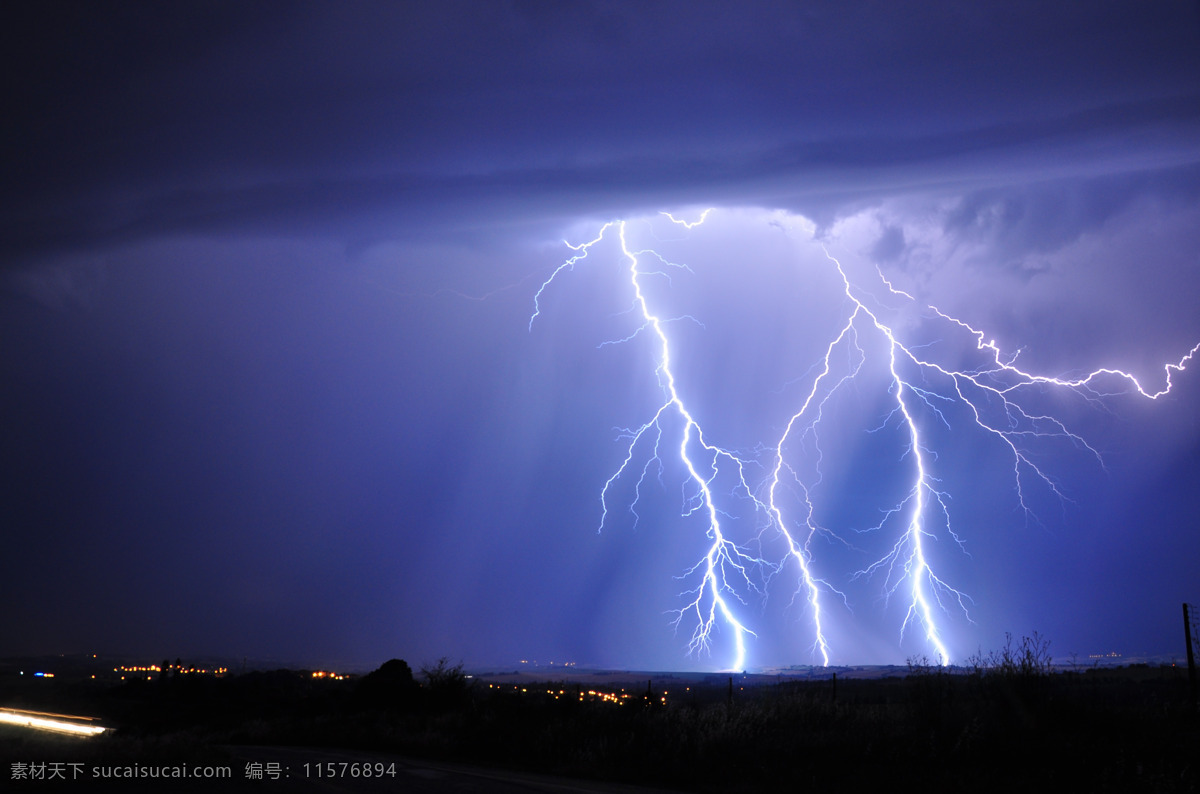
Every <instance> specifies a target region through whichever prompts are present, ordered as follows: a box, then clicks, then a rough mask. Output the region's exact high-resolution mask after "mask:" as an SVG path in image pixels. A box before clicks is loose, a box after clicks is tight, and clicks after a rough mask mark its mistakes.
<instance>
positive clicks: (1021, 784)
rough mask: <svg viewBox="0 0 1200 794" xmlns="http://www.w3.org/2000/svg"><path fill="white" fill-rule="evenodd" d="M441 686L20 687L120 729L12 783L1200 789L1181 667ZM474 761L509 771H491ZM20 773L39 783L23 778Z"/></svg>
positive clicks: (394, 671)
mask: <svg viewBox="0 0 1200 794" xmlns="http://www.w3.org/2000/svg"><path fill="white" fill-rule="evenodd" d="M430 672H431V673H432V675H431V676H430V677H428V678H427V679H425V680H421V679H422V677H421V676H417V680H414V679H413V678H412V677H411V674H410V673H409V671H408V667H407V665H403V664H402V663H399V662H395V661H393V662H389V663H388V664H387V665H384V666H383V667H382V668H380V670H377V671H376V672H374V673H372V674H371V675H368V676H365V677H362V678H359V679H356V680H347V681H329V680H315V679H313V678H312V676H311V675H310V674H305V673H300V672H295V671H275V672H269V673H250V674H246V675H240V676H226V677H223V678H215V677H203V678H201V677H188V676H175V677H163V678H160V679H159V680H140V681H134V682H125V683H119V684H111V683H110V684H104V685H101V684H97V683H95V682H84V681H69V680H66V679H64V680H56V681H54V682H44V681H43V682H38V685H37V686H33V685H32V684H31V682H29V681H28V680H20V681H18V680H14V679H12V678H11V677H10V678H8V679H6V680H4V681H3V682H0V706H8V707H16V708H26V709H35V708H36V709H41V710H47V711H60V712H71V713H82V714H93V715H99V716H101V717H103V718H104V719H106V720H107V721H108V723H109V724H110V725H113V726H114V727H115V730H113V731H110V732H109V733H108V734H106V735H104V736H101V737H98V738H95V739H74V738H68V737H55V736H47V735H45V734H33V733H30V732H26V731H24V730H23V729H17V728H0V761H2V762H3V769H0V780H2V781H3V785H0V788H3V789H5V790H12V791H20V790H30V791H33V790H49V789H55V790H61V791H68V790H78V791H95V790H112V791H127V790H155V791H173V790H180V791H221V790H229V789H237V790H242V789H257V790H260V791H268V790H270V791H288V790H301V789H302V790H309V791H552V790H553V791H563V790H572V787H571V786H570V785H569V784H568V782H566V781H564V780H563V779H564V778H569V779H575V780H579V781H601V782H603V785H602V786H593V785H591V784H587V783H582V782H581V784H580V785H579V786H578V787H577V788H575V789H574V790H580V791H585V790H586V791H598V790H610V789H608V788H604V786H609V785H612V786H616V787H617V788H619V787H620V786H646V787H655V788H662V789H671V790H680V791H700V792H729V791H747V792H749V791H756V792H757V791H776V790H778V791H784V790H786V791H798V790H810V789H813V788H814V787H820V788H822V789H825V790H835V791H845V790H862V789H865V788H866V787H868V786H871V787H875V786H878V787H880V788H881V790H882V789H883V787H886V790H889V791H897V790H900V791H912V790H951V791H973V792H974V791H1016V790H1022V789H1026V788H1035V789H1037V790H1061V791H1114V792H1128V791H1164V792H1173V791H1196V790H1197V789H1198V787H1200V762H1198V761H1197V760H1196V759H1197V758H1198V757H1200V754H1198V753H1197V752H1196V748H1197V747H1200V728H1198V725H1200V722H1198V720H1197V716H1196V713H1195V711H1194V710H1193V709H1192V708H1191V707H1190V706H1189V704H1188V681H1187V676H1186V673H1185V671H1183V670H1182V669H1177V668H1174V667H1149V666H1133V667H1126V668H1118V669H1107V670H1103V669H1095V670H1087V671H1082V672H1058V673H1049V672H1046V671H1045V670H1038V671H1034V672H1029V671H1025V672H1022V671H1020V670H1008V671H976V672H973V673H960V674H948V673H943V672H939V671H937V670H936V669H931V668H916V669H914V670H913V671H911V673H910V674H909V675H907V676H904V677H894V678H883V679H877V680H858V679H850V680H838V681H837V682H836V684H834V682H832V681H830V680H823V681H812V682H807V681H806V682H797V681H791V682H787V681H783V682H779V683H771V684H763V685H758V686H746V687H745V688H743V687H742V686H740V685H738V686H734V687H732V688H731V687H729V686H728V685H722V684H718V683H715V682H713V683H708V684H704V683H699V684H697V683H686V682H680V681H678V680H669V681H668V682H667V683H666V684H665V685H664V684H663V683H661V682H656V683H653V684H651V682H642V684H641V685H640V686H639V687H638V688H633V687H632V686H629V687H627V688H626V691H624V692H622V691H621V690H620V689H619V687H615V686H612V687H609V688H607V689H605V688H590V687H591V686H592V685H589V684H581V683H572V682H561V681H546V682H543V683H542V684H540V685H533V684H532V683H530V682H528V681H527V682H525V683H521V684H513V683H511V682H505V683H498V682H497V681H490V682H489V681H488V680H480V679H470V678H468V677H466V676H464V675H462V673H461V671H460V670H458V669H457V668H454V667H447V666H442V667H440V668H435V669H434V670H433V671H430ZM47 684H49V685H47ZM597 686H598V685H597ZM650 686H653V689H652V690H651V689H649V687H650ZM664 700H665V702H664ZM288 748H292V749H288ZM273 759H274V760H273ZM354 759H358V761H357V762H356V761H355V760H354ZM411 759H429V761H430V765H429V766H421V765H420V764H419V763H414V762H412V761H411ZM393 761H397V762H398V763H399V764H400V766H399V767H397V769H396V770H394V771H392V772H391V774H389V770H388V768H387V766H386V763H385V762H387V763H391V762H393ZM49 763H58V764H63V763H69V764H76V765H77V766H74V767H67V768H66V771H67V773H68V774H67V775H66V777H70V776H71V775H70V772H72V771H74V772H75V777H76V778H77V780H76V781H74V782H73V781H71V780H69V779H68V780H63V779H58V780H31V779H28V778H29V775H28V771H29V770H31V769H33V768H34V765H36V764H43V765H44V764H49ZM326 763H333V764H334V765H333V766H325V764H326ZM355 763H358V764H359V765H358V766H357V767H355ZM18 765H25V766H23V767H18ZM104 765H116V766H120V767H126V768H128V767H133V766H140V767H144V768H146V769H149V768H150V767H155V766H159V767H177V766H184V765H186V766H189V767H193V768H194V767H196V766H205V765H213V766H215V765H225V766H227V767H228V768H229V769H231V771H232V772H231V775H232V776H231V777H230V778H226V779H220V780H212V779H210V780H200V779H193V780H184V781H180V780H174V781H172V782H171V784H170V785H164V781H162V780H156V781H151V780H144V779H143V780H138V779H134V780H129V779H124V780H96V779H93V778H92V777H90V776H91V774H92V772H91V770H92V768H93V767H100V766H104ZM253 765H257V768H255V766H253ZM364 765H367V766H370V769H369V770H368V769H367V766H364ZM460 765H474V766H478V767H483V768H486V769H489V770H494V771H493V772H491V773H483V772H481V773H479V774H475V775H474V776H472V775H473V774H474V773H473V772H472V770H471V768H470V767H463V766H460ZM43 768H45V767H43ZM58 768H59V769H60V770H63V769H64V767H61V766H60V767H58ZM18 769H20V770H22V772H24V773H25V774H23V775H21V776H17V777H15V776H16V775H17V770H18ZM464 769H465V770H466V771H465V772H463V770H464ZM439 770H440V771H439ZM447 770H450V771H447ZM455 770H457V771H455ZM81 772H82V774H81ZM364 773H366V774H367V775H369V777H364ZM489 774H490V775H491V777H488V775H489ZM455 775H460V776H459V777H455ZM461 775H465V777H463V776H461ZM537 775H547V776H555V777H553V778H543V777H536V776H537ZM497 776H498V777H497ZM547 781H549V782H547Z"/></svg>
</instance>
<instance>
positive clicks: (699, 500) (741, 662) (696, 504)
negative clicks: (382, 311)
mask: <svg viewBox="0 0 1200 794" xmlns="http://www.w3.org/2000/svg"><path fill="white" fill-rule="evenodd" d="M708 212H710V210H706V211H705V213H704V214H703V215H702V216H701V217H700V220H698V221H695V222H693V223H690V224H689V223H686V222H684V221H679V220H676V219H675V218H671V220H672V221H673V222H675V223H678V224H680V225H682V226H685V227H687V228H692V227H693V226H695V225H697V224H699V223H701V222H703V220H704V217H705V216H707V215H708ZM614 225H615V226H616V227H617V233H618V237H619V239H620V244H621V253H622V255H623V256H624V257H625V258H626V259H627V260H628V262H629V280H630V284H631V285H632V287H633V295H634V306H635V307H636V308H637V309H638V311H640V313H641V316H642V320H643V323H642V326H641V327H640V328H639V329H638V331H635V332H634V334H631V335H630V336H629V337H626V338H625V339H623V340H617V341H628V340H629V339H632V338H633V336H636V335H637V334H638V333H640V332H642V331H645V330H650V331H652V332H653V334H654V336H655V337H656V338H657V341H658V345H657V346H658V368H657V371H656V373H657V375H658V381H659V385H660V387H661V388H662V391H663V396H664V402H663V403H662V404H661V405H660V406H659V408H658V410H657V411H655V413H654V415H653V416H652V417H651V418H650V419H649V420H648V421H647V422H646V423H645V424H643V425H641V426H640V427H638V428H634V429H627V430H626V431H625V434H624V435H625V437H626V438H628V440H629V441H628V446H627V448H626V454H625V459H624V460H623V461H622V463H621V465H620V466H619V467H618V468H617V470H616V471H615V472H614V473H613V474H612V476H611V477H609V478H608V480H607V481H606V482H605V483H604V487H603V488H602V489H601V491H600V505H601V517H600V527H599V528H600V529H601V530H603V528H604V523H605V521H606V520H607V517H608V498H609V489H610V488H611V487H612V486H613V484H614V483H615V482H616V481H617V480H619V479H620V478H621V477H622V476H623V475H625V474H626V472H627V471H628V470H629V468H630V467H631V466H632V465H633V461H634V459H635V457H636V455H637V450H638V448H639V447H640V446H642V445H643V444H647V443H649V440H650V439H651V438H653V445H652V452H651V454H650V456H649V458H648V459H647V461H646V463H645V465H644V466H643V467H642V473H641V476H640V477H639V479H638V481H637V486H636V488H637V493H638V494H639V495H640V489H641V485H642V481H643V480H644V479H645V476H646V473H647V471H648V469H649V467H650V465H651V464H652V463H653V462H655V461H657V460H658V459H659V447H660V444H661V442H662V439H663V433H664V428H663V421H664V419H665V418H666V416H667V415H668V414H671V413H674V414H675V415H676V416H677V417H678V418H679V419H680V420H681V421H682V422H683V430H682V432H681V433H680V437H679V460H680V462H681V463H682V464H683V467H684V469H686V471H687V474H688V477H687V481H688V482H690V483H691V484H692V486H693V487H694V488H695V489H696V490H695V498H694V499H689V500H688V501H687V503H685V505H684V515H685V516H687V515H691V514H693V513H696V512H700V513H701V514H702V515H703V516H704V517H705V518H706V519H707V524H708V526H707V530H706V536H707V537H708V539H709V541H710V543H709V546H708V550H707V552H706V553H705V555H704V556H703V557H702V558H701V559H700V561H699V562H697V563H696V564H695V565H694V566H692V567H691V568H690V569H689V570H688V571H687V572H686V573H685V574H684V576H683V578H687V577H692V576H695V575H696V574H699V584H697V585H696V587H694V588H692V589H691V590H688V591H686V592H685V595H686V596H687V597H688V598H690V601H688V603H687V605H686V606H684V607H683V608H681V609H678V610H675V611H674V613H673V614H675V620H674V625H675V626H676V627H677V628H678V626H679V625H680V623H681V622H682V620H683V618H684V617H685V616H686V615H689V614H690V615H693V616H694V617H695V619H696V628H695V629H694V631H693V632H692V636H691V639H690V641H689V643H688V651H689V653H695V652H700V651H708V650H710V643H711V638H712V633H713V631H714V629H715V628H716V626H717V621H718V619H720V620H722V621H724V624H725V625H726V626H728V627H729V628H730V629H732V631H733V638H734V647H735V649H736V656H735V659H734V662H733V665H732V667H731V669H733V670H742V669H745V663H746V635H747V634H749V635H752V636H753V635H754V632H752V631H750V630H749V629H748V628H747V627H746V625H745V624H744V623H743V622H742V621H741V620H740V619H739V618H738V617H737V615H736V614H735V611H734V608H733V607H732V606H731V603H730V601H731V599H735V600H736V601H738V603H739V604H744V601H743V599H742V598H741V597H740V596H739V595H738V593H737V591H736V590H735V589H734V587H733V585H732V584H731V578H734V579H736V580H737V581H739V582H740V583H743V584H744V585H746V586H748V587H749V588H751V589H754V590H756V591H757V590H758V587H757V586H756V585H755V583H754V581H753V580H752V578H751V575H750V571H749V570H748V569H750V568H761V567H764V566H767V563H766V561H765V560H763V559H761V558H759V557H755V556H752V555H751V554H749V553H748V552H747V551H746V550H745V549H743V548H741V547H740V546H738V545H736V544H735V543H733V542H732V541H730V540H729V539H728V538H727V537H726V536H725V533H724V531H723V529H722V527H721V512H720V510H719V509H718V507H717V503H716V499H715V498H714V496H713V491H712V481H713V480H714V479H715V478H716V476H717V473H718V469H719V468H720V467H721V466H722V465H724V466H726V467H730V466H732V467H733V468H734V469H735V470H736V472H737V476H738V479H739V481H740V482H741V484H742V487H743V488H744V489H745V492H746V494H747V495H748V496H750V498H751V499H753V496H752V495H751V494H750V486H749V485H748V484H747V481H746V477H745V466H746V461H745V460H743V459H742V458H741V457H739V456H738V455H736V454H734V453H733V452H731V451H729V450H727V449H723V448H721V447H718V446H714V445H712V444H710V443H708V441H706V440H705V437H704V431H703V429H702V428H701V427H700V424H699V423H698V422H697V421H696V419H695V417H694V416H693V415H692V413H691V412H690V411H689V410H688V408H687V405H686V404H685V403H684V400H683V398H682V397H681V396H680V394H679V389H678V385H677V383H676V380H675V373H674V372H673V371H672V370H671V344H670V340H669V339H668V338H667V334H666V332H665V331H664V330H663V324H664V322H666V321H665V320H664V319H663V318H661V317H659V316H658V315H657V314H655V313H654V311H653V310H652V309H651V308H650V304H649V302H648V300H647V298H646V294H645V292H644V291H643V289H642V277H643V276H645V275H665V274H663V273H661V272H659V271H656V272H654V273H644V272H643V271H642V270H641V269H640V268H639V266H640V260H639V257H640V256H645V255H647V254H653V252H649V251H634V250H631V249H630V247H629V243H628V240H627V239H626V236H625V228H626V226H625V222H624V221H618V222H611V223H608V224H605V226H604V227H603V228H602V229H601V230H600V234H599V235H597V237H596V238H595V239H593V240H591V241H590V242H587V243H584V244H582V245H578V246H570V247H571V248H572V249H573V250H575V251H578V252H579V253H578V254H577V255H576V256H574V257H572V258H570V259H568V260H567V261H566V262H564V263H563V264H562V265H560V266H559V267H558V268H557V269H556V270H555V271H554V272H553V273H552V274H551V275H550V277H549V278H548V279H546V281H545V282H543V283H542V285H541V287H540V288H539V289H538V291H537V295H536V296H535V300H534V314H533V316H532V317H531V318H530V321H529V322H530V327H532V325H533V321H534V320H535V319H536V318H537V316H538V305H537V298H538V297H540V296H541V294H542V292H543V291H544V290H545V289H546V288H547V287H548V286H549V285H550V283H551V282H552V281H554V279H555V277H557V276H558V275H559V273H561V272H562V271H563V270H567V269H570V268H573V267H574V265H575V264H576V263H577V262H579V261H580V260H581V259H583V258H584V257H586V256H587V254H588V251H589V250H590V249H591V247H592V246H594V245H596V244H597V243H599V242H600V241H601V240H602V239H603V238H604V235H605V234H606V233H607V231H608V230H609V229H610V228H612V227H613V226H614ZM568 245H570V244H569V243H568ZM658 258H659V259H660V260H661V257H658ZM662 261H663V262H664V263H665V264H670V263H666V262H665V260H662ZM702 468H704V469H707V472H706V473H701V469H702ZM754 501H755V502H756V503H758V502H757V500H754ZM758 504H760V506H761V503H758ZM635 507H636V499H635V500H634V505H632V506H631V508H630V509H631V510H633V509H635ZM635 515H636V513H635Z"/></svg>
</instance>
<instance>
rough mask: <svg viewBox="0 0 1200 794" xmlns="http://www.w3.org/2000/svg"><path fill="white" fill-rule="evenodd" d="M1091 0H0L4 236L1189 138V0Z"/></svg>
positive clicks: (32, 238)
mask: <svg viewBox="0 0 1200 794" xmlns="http://www.w3.org/2000/svg"><path fill="white" fill-rule="evenodd" d="M1080 11H1081V9H1064V8H1056V9H1055V10H1053V11H1047V10H1046V9H1045V8H1043V7H1040V6H1035V5H1034V4H1029V5H1026V6H1022V5H1017V6H1006V7H1005V8H1004V10H1003V12H1001V11H1000V10H999V9H997V10H991V9H983V8H974V7H972V8H969V9H964V8H961V7H958V6H956V5H954V4H945V5H932V6H931V5H923V6H922V8H921V9H920V10H916V9H910V10H903V11H900V10H897V9H895V8H893V7H891V6H882V5H880V6H875V5H871V4H866V5H861V6H857V7H856V8H855V9H853V10H845V9H843V8H842V7H841V6H835V5H833V4H805V5H800V6H791V5H784V4H777V3H766V4H751V5H750V6H748V7H744V6H738V7H737V8H736V9H735V8H733V7H730V6H728V5H725V4H719V3H712V4H669V3H668V4H649V5H646V6H644V7H639V9H638V10H637V12H636V13H630V9H629V8H628V7H627V6H623V5H620V4H609V3H589V4H574V5H572V6H571V8H570V9H561V8H556V7H554V6H553V5H551V6H549V7H547V6H542V5H538V4H531V5H526V4H522V3H515V4H502V3H483V4H475V3H465V4H437V5H427V4H401V5H396V6H385V5H358V4H354V3H349V4H339V5H338V6H335V7H330V6H322V5H304V4H253V5H251V6H248V7H244V6H240V5H236V4H235V5H232V6H221V5H212V4H198V5H188V4H183V5H177V4H172V5H170V6H160V5H157V4H134V5H121V6H118V7H116V8H112V7H108V6H104V5H96V4H75V3H65V4H53V3H51V4H47V5H39V6H37V7H36V10H35V9H34V8H32V7H31V8H30V9H27V10H25V11H24V12H23V13H20V14H17V15H15V16H16V18H15V19H13V20H12V21H11V24H10V25H8V26H7V28H6V30H7V34H6V35H7V37H8V42H7V43H8V45H9V46H8V47H6V48H5V51H6V55H5V58H6V61H7V63H6V66H7V67H8V68H7V69H6V71H7V72H8V73H11V74H17V75H19V76H20V79H19V80H17V81H15V82H14V84H13V85H12V86H11V87H10V88H9V89H8V90H9V96H8V97H6V106H7V107H8V108H9V109H10V112H9V118H10V125H9V139H10V151H11V152H12V153H13V155H14V156H13V157H11V158H10V163H9V167H10V170H9V173H8V174H7V175H6V180H5V183H6V187H5V190H4V200H3V204H2V205H0V207H2V215H0V224H2V225H0V231H2V232H3V233H2V234H0V239H2V240H3V246H4V248H3V251H2V253H3V254H4V258H5V260H6V262H8V263H9V264H11V263H13V262H14V261H15V260H17V259H21V258H27V257H29V256H36V252H37V251H39V250H42V249H44V248H47V247H51V248H62V247H73V246H82V245H87V244H89V243H102V242H114V241H116V242H120V241H124V240H129V239H137V238H139V237H142V236H145V235H152V234H156V233H163V232H173V231H179V230H194V229H225V230H236V229H237V228H239V227H240V228H244V227H246V226H257V225H258V224H266V225H267V226H268V227H271V228H282V229H284V230H287V231H297V230H304V229H310V230H314V231H317V232H323V233H325V234H328V235H331V236H335V237H336V236H345V235H354V234H355V229H356V227H358V229H359V231H358V233H359V234H361V235H366V236H368V237H369V236H371V235H372V234H373V232H365V231H362V230H361V227H362V226H365V225H369V224H363V223H358V224H356V223H355V221H354V219H355V217H356V216H359V215H361V214H363V213H371V212H379V211H381V210H383V208H387V207H391V208H392V209H393V210H394V211H395V212H396V213H397V214H400V215H409V214H411V215H412V216H415V217H416V218H419V219H420V220H419V221H416V222H415V223H414V224H413V225H421V226H424V225H427V224H428V222H429V219H431V218H438V217H441V218H444V217H445V216H447V215H454V214H455V210H458V211H460V212H464V211H465V212H474V213H485V214H498V215H500V216H501V217H505V216H507V217H511V216H512V215H514V214H515V215H521V214H528V213H530V212H533V213H540V214H543V215H545V214H554V212H553V208H555V207H564V206H565V208H566V210H567V211H568V212H570V213H575V212H579V211H587V210H588V208H589V207H593V208H595V209H597V210H599V211H607V212H611V211H616V210H619V209H621V208H623V207H625V206H626V205H628V204H631V203H634V204H640V205H641V206H649V205H653V204H655V203H658V202H664V201H679V200H685V199H686V198H687V197H689V196H690V197H696V196H701V197H703V196H713V197H727V196H735V197H738V198H739V199H741V200H745V201H751V202H753V201H754V200H755V198H758V199H759V200H767V201H773V202H775V203H788V202H789V201H790V202H792V203H793V204H801V203H805V197H808V198H809V200H808V202H807V203H808V204H818V203H820V204H825V205H828V197H829V196H841V197H843V198H844V199H851V198H854V197H861V196H862V195H863V194H864V193H867V192H871V191H876V190H878V189H885V190H904V189H912V188H914V187H924V186H928V185H930V184H934V185H936V184H939V183H945V182H952V183H959V184H960V183H964V182H966V183H970V182H972V181H976V182H980V183H982V184H985V185H986V184H994V183H996V182H1002V181H1004V180H1005V179H1012V178H1014V177H1016V176H1018V175H1020V174H1028V173H1029V172H1037V171H1039V170H1041V169H1044V168H1046V167H1047V166H1050V167H1051V168H1053V169H1062V170H1065V171H1066V172H1067V174H1068V175H1069V174H1071V173H1077V172H1079V171H1081V170H1083V171H1087V170H1091V169H1095V168H1102V169H1106V170H1116V171H1120V170H1126V169H1135V170H1136V169H1140V168H1143V167H1146V166H1147V165H1149V162H1148V161H1149V160H1150V159H1151V158H1156V159H1157V161H1158V163H1159V165H1170V164H1172V163H1175V162H1191V161H1193V160H1194V159H1195V157H1196V147H1197V144H1196V141H1197V140H1200V111H1197V108H1198V107H1200V101H1198V99H1200V84H1198V83H1197V79H1196V75H1197V74H1198V73H1200V56H1197V55H1196V54H1195V50H1196V48H1194V47H1192V46H1190V45H1191V44H1193V43H1194V41H1195V38H1196V33H1195V31H1196V22H1195V20H1194V19H1192V18H1191V17H1192V16H1193V15H1194V14H1193V9H1191V8H1190V7H1184V6H1177V5H1171V4H1162V5H1155V6H1153V7H1150V8H1134V7H1133V6H1124V5H1120V4H1117V5H1105V6H1100V7H1093V6H1089V7H1088V8H1087V11H1086V13H1081V12H1080ZM1131 139H1132V140H1133V141H1134V143H1133V145H1132V146H1131V145H1130V140H1131ZM1050 158H1052V159H1050ZM1139 160H1141V162H1139ZM814 196H816V197H820V200H816V199H813V198H812V197H814ZM514 204H515V208H514ZM403 221H404V219H403V218H400V219H399V221H398V222H400V223H403ZM442 223H445V221H444V220H443V221H442ZM314 227H315V228H314ZM343 227H348V228H343Z"/></svg>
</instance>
